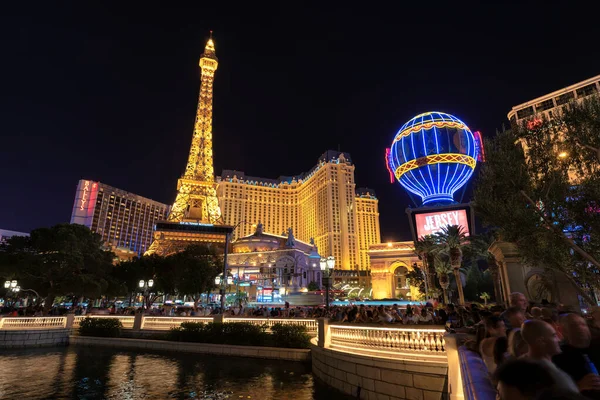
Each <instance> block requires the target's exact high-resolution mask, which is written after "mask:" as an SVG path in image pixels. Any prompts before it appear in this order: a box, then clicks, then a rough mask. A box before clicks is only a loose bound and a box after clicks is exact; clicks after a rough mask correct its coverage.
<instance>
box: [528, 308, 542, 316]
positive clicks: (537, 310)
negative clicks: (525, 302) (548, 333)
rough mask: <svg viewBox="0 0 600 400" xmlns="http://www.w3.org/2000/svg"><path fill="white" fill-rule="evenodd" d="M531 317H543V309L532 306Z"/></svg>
mask: <svg viewBox="0 0 600 400" xmlns="http://www.w3.org/2000/svg"><path fill="white" fill-rule="evenodd" d="M531 317H532V318H535V319H541V318H542V309H541V308H540V307H531Z"/></svg>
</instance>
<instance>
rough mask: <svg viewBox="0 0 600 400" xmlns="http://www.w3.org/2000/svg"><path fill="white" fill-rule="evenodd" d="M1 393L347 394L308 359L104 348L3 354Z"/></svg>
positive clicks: (215, 399)
mask: <svg viewBox="0 0 600 400" xmlns="http://www.w3.org/2000/svg"><path fill="white" fill-rule="evenodd" d="M0 371H1V372H0V399H19V400H24V399H32V400H33V399H86V400H91V399H123V400H127V399H212V400H225V399H231V400H233V399H238V400H239V399H242V398H243V399H246V400H248V399H255V400H262V399H294V400H303V399H323V400H324V399H327V400H334V399H346V397H344V396H341V395H338V394H337V393H334V392H332V391H331V390H329V389H327V388H325V387H323V386H322V385H320V384H317V383H316V382H314V381H313V377H312V375H311V372H310V365H306V364H301V363H294V362H289V361H275V360H259V359H251V358H238V357H217V356H210V355H198V354H182V353H169V354H167V353H136V352H127V351H118V350H112V349H106V348H101V347H97V348H94V347H76V346H71V347H67V348H52V349H29V350H18V351H11V352H8V351H7V352H4V353H2V354H0Z"/></svg>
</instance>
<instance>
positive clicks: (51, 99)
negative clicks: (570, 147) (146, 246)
mask: <svg viewBox="0 0 600 400" xmlns="http://www.w3.org/2000/svg"><path fill="white" fill-rule="evenodd" d="M11 3H13V2H11ZM14 3H21V4H22V5H14V6H12V7H22V8H20V9H9V8H7V5H6V4H4V5H3V9H2V13H0V14H1V16H0V44H1V47H0V48H1V49H2V50H1V51H2V60H3V62H2V63H1V64H0V74H1V76H2V80H1V82H2V86H1V90H0V116H1V129H2V134H1V135H0V166H1V167H0V168H1V171H2V173H1V175H0V228H4V229H12V230H18V231H30V230H31V229H34V228H37V227H42V226H50V225H53V224H56V223H60V222H68V221H69V219H70V215H71V209H72V206H73V200H74V195H75V188H76V184H77V181H78V180H79V179H81V178H86V179H93V180H98V181H101V182H104V183H107V184H109V185H112V186H115V187H118V188H121V189H124V190H128V191H131V192H134V193H137V194H140V195H143V196H146V197H149V198H152V199H155V200H157V201H161V202H165V203H171V202H172V201H173V200H174V197H175V190H176V183H177V178H178V177H179V176H180V175H181V173H182V172H183V170H184V168H185V163H186V161H187V153H188V150H189V145H190V141H191V134H192V129H193V123H194V116H195V109H196V103H197V96H198V89H199V75H200V70H199V67H198V59H199V57H200V54H201V53H202V51H203V48H204V45H205V43H206V40H207V38H208V34H209V30H211V29H212V30H214V39H215V45H216V50H217V56H218V58H219V69H218V70H217V72H216V80H215V93H214V99H215V102H214V115H213V116H214V125H213V132H214V154H215V172H216V173H217V174H220V173H221V170H223V169H237V170H242V171H245V172H246V174H248V175H252V176H260V177H266V178H276V177H277V176H279V175H294V174H299V173H301V172H303V171H307V170H309V169H310V168H312V167H313V166H314V165H315V164H316V161H317V158H318V157H319V156H320V155H321V154H322V153H323V152H324V151H325V150H327V149H338V147H339V148H340V149H341V150H343V151H347V152H350V154H351V155H352V159H353V161H354V163H355V165H356V183H357V186H358V187H363V186H368V187H371V188H373V189H374V190H375V191H376V193H377V196H378V198H379V200H380V201H379V211H380V215H381V230H382V240H384V241H387V240H401V239H409V238H410V233H409V231H408V223H407V217H406V214H405V211H404V210H405V208H406V207H407V206H408V205H409V204H411V201H410V199H409V197H408V196H407V195H406V194H405V192H404V190H403V189H402V188H401V186H400V185H399V184H397V183H396V184H390V183H389V177H388V173H387V170H386V168H385V163H384V150H385V148H386V147H389V145H390V144H391V140H392V139H393V137H394V135H395V133H396V131H397V130H398V128H399V127H400V126H401V125H402V124H403V123H404V122H406V121H407V120H408V119H410V118H411V117H412V116H414V115H416V114H419V113H421V112H426V111H431V110H439V111H444V112H448V113H451V114H454V115H456V116H457V117H459V118H461V119H462V120H463V121H465V122H466V123H467V124H468V125H469V126H470V127H471V129H472V130H473V131H475V130H480V131H482V132H483V134H484V136H490V135H493V133H494V132H495V131H496V129H497V128H501V126H502V124H506V125H507V126H508V121H507V119H506V114H507V113H508V111H510V109H511V107H512V106H514V105H517V104H520V103H522V102H525V101H528V100H531V99H533V98H534V97H537V96H541V95H543V94H546V93H548V92H550V91H554V90H557V89H560V88H562V87H564V86H567V85H570V84H573V83H576V82H578V81H580V80H584V79H586V78H589V77H591V76H594V75H596V74H599V73H600V52H598V38H599V37H600V33H599V28H598V24H597V22H596V20H597V15H598V14H597V12H596V11H594V10H592V9H589V8H586V7H581V8H580V9H575V8H574V7H576V5H574V4H571V3H578V2H565V1H561V2H548V1H544V2H539V3H537V4H535V3H526V2H523V1H518V2H514V3H513V4H510V5H509V3H508V2H496V3H497V4H496V5H490V4H487V3H491V2H485V3H486V5H478V4H471V5H467V3H465V2H443V3H442V2H439V4H438V3H436V2H428V1H423V2H410V3H409V2H395V3H397V4H401V6H397V7H398V8H377V7H375V4H376V3H375V2H371V3H369V2H367V3H361V7H360V8H355V9H351V8H348V7H347V6H343V7H333V6H332V7H331V8H329V9H328V8H326V6H324V5H325V4H326V3H327V2H321V3H322V4H321V5H320V6H318V7H313V8H308V7H306V8H305V7H300V4H302V3H304V2H280V5H279V6H277V7H273V6H269V7H266V6H259V5H256V4H258V3H259V2H244V4H245V5H244V6H243V7H242V8H240V7H239V6H237V5H236V4H237V2H224V1H221V2H214V3H219V4H220V5H221V6H222V7H221V8H218V7H215V8H213V7H212V6H210V5H209V2H201V1H194V2H185V3H186V4H187V3H189V5H185V6H183V5H181V6H178V7H175V6H169V7H164V6H162V7H161V6H160V5H159V4H158V3H152V2H128V1H120V2H116V1H115V2H99V1H93V2H92V1H84V2H77V3H76V2H73V3H65V2H41V1H39V2H14ZM50 3H52V4H50ZM105 3H106V4H105ZM482 3H483V2H482ZM59 4H60V5H59ZM162 4H164V5H166V4H169V5H170V4H172V2H170V3H169V2H164V3H162ZM340 4H344V3H340ZM346 4H349V3H346ZM405 4H410V5H405ZM461 4H462V6H461ZM421 5H422V6H421ZM570 7H573V8H570ZM465 200H467V199H465Z"/></svg>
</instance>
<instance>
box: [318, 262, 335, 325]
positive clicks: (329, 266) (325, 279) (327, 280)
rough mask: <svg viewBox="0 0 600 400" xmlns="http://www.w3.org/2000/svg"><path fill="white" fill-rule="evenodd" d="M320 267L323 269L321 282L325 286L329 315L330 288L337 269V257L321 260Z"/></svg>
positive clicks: (326, 305) (326, 306)
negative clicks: (334, 271)
mask: <svg viewBox="0 0 600 400" xmlns="http://www.w3.org/2000/svg"><path fill="white" fill-rule="evenodd" d="M319 266H320V267H321V272H322V274H323V276H322V277H321V282H322V284H323V286H325V309H326V310H327V313H329V287H330V286H331V278H332V275H333V270H334V268H335V257H334V256H329V257H327V258H321V261H320V262H319Z"/></svg>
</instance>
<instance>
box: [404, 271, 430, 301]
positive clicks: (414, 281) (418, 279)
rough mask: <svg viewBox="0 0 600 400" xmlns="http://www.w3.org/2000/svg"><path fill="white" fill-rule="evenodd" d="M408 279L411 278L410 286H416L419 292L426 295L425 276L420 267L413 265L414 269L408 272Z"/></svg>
mask: <svg viewBox="0 0 600 400" xmlns="http://www.w3.org/2000/svg"><path fill="white" fill-rule="evenodd" d="M406 279H408V280H410V286H415V287H417V288H418V289H419V293H420V294H422V295H426V294H427V293H425V279H424V278H423V272H422V270H421V268H419V267H413V269H412V270H410V271H408V272H407V274H406Z"/></svg>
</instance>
